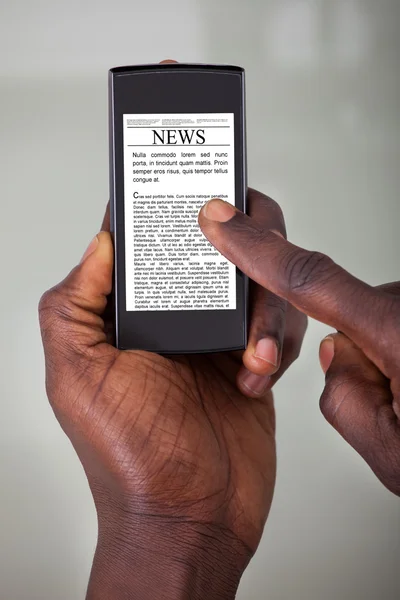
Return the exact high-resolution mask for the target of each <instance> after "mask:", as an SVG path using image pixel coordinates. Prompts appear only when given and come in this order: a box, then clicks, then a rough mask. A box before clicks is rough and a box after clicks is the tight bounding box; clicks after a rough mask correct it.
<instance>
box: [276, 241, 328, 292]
mask: <svg viewBox="0 0 400 600" xmlns="http://www.w3.org/2000/svg"><path fill="white" fill-rule="evenodd" d="M284 269H285V275H286V276H285V281H287V286H288V290H287V291H290V292H299V291H300V292H303V291H304V292H307V291H310V290H312V289H314V288H316V286H317V285H318V287H319V286H323V285H324V284H325V283H326V281H327V280H328V279H329V278H330V277H331V276H332V275H333V271H334V263H333V261H332V260H331V259H330V258H329V257H328V256H326V255H325V254H322V253H321V252H310V251H307V250H303V251H300V252H298V251H297V252H293V254H292V255H291V256H289V257H287V258H286V262H285V264H284ZM317 282H318V283H317Z"/></svg>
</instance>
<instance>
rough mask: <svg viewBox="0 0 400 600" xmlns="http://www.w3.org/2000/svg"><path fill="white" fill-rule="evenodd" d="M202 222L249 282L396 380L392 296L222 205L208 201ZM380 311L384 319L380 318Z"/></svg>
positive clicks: (395, 321)
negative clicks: (343, 337)
mask: <svg viewBox="0 0 400 600" xmlns="http://www.w3.org/2000/svg"><path fill="white" fill-rule="evenodd" d="M199 223H200V227H201V229H202V231H203V233H204V234H205V236H206V237H207V239H208V240H209V241H210V242H211V243H212V244H213V245H214V246H215V247H216V248H217V249H218V250H219V251H220V252H221V253H222V254H223V255H224V256H226V257H227V258H228V259H229V260H230V261H231V262H233V263H234V264H236V265H237V266H238V267H239V268H240V269H241V270H242V271H243V272H244V273H245V274H246V275H248V276H249V277H250V278H251V279H253V280H254V281H256V282H257V283H259V284H260V285H262V286H263V287H265V288H267V289H269V290H270V291H272V292H273V293H275V294H276V295H278V296H280V297H282V298H284V299H286V300H287V301H289V302H290V303H291V304H292V305H293V306H295V307H296V308H298V309H299V310H301V311H302V312H304V313H306V314H307V315H309V316H311V317H314V318H315V319H318V320H319V321H322V322H324V323H326V324H327V325H331V326H333V327H335V328H336V329H337V330H340V331H342V332H344V333H346V334H347V335H348V337H350V338H351V339H353V340H354V341H355V342H356V344H357V345H358V346H359V347H361V348H362V349H363V350H364V352H365V353H366V354H367V355H368V356H369V358H371V360H373V362H375V364H377V365H378V366H379V368H380V369H381V370H382V371H383V372H384V373H385V375H387V376H389V377H390V375H393V373H392V372H391V370H390V369H391V367H390V365H391V364H393V361H392V357H393V347H394V346H397V350H398V351H399V348H398V344H397V345H396V344H395V343H394V341H395V336H396V335H398V333H397V334H396V333H395V332H396V330H397V331H398V329H399V323H398V308H399V307H398V306H394V302H393V298H392V297H390V296H389V295H388V294H386V293H384V292H381V291H379V290H376V289H374V288H372V287H371V286H369V285H367V284H366V283H364V282H362V281H360V280H358V279H356V278H355V277H353V276H352V275H350V273H348V272H347V271H345V270H344V269H342V268H341V267H339V266H338V265H336V264H335V263H334V262H333V261H332V260H331V259H330V258H328V257H327V256H325V255H323V254H320V253H318V252H310V251H307V250H304V249H302V248H299V247H297V246H295V245H294V244H291V243H289V242H287V241H286V240H285V239H284V238H283V237H281V236H280V235H276V234H275V233H274V232H273V231H271V230H266V229H265V228H264V227H263V226H261V225H260V224H259V223H258V222H257V221H256V220H255V219H252V218H251V217H249V216H247V215H244V214H243V213H242V212H240V211H238V210H237V209H236V208H234V207H233V206H232V205H230V204H228V203H226V202H223V201H222V200H212V201H210V202H208V203H207V204H206V205H205V206H204V207H203V208H202V210H201V211H200V215H199ZM377 312H379V313H380V314H382V315H383V319H381V320H380V319H377V318H376V315H377ZM383 329H384V330H385V335H384V336H383V335H382V330H383ZM391 342H393V344H392V343H391Z"/></svg>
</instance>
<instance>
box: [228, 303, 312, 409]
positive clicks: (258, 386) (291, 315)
mask: <svg viewBox="0 0 400 600" xmlns="http://www.w3.org/2000/svg"><path fill="white" fill-rule="evenodd" d="M306 330H307V317H306V316H305V315H304V314H303V313H301V312H299V311H298V310H297V309H295V308H294V307H293V306H291V305H290V304H288V306H287V310H286V326H285V333H284V339H283V344H282V348H283V350H282V358H281V362H280V366H279V369H278V370H277V372H276V373H274V374H273V375H270V376H268V375H258V374H256V373H255V372H253V371H252V370H250V369H247V368H246V367H245V366H243V367H241V369H240V370H239V373H238V375H237V385H238V388H239V389H240V391H241V392H242V393H243V394H244V395H245V396H248V397H249V398H259V397H260V396H263V395H264V394H266V392H267V391H268V390H270V389H272V387H273V386H274V385H275V384H276V382H277V381H278V380H279V379H280V378H281V377H282V375H283V374H284V373H285V372H286V371H287V369H288V368H289V367H290V365H291V364H292V363H293V362H294V361H295V360H296V359H297V358H298V356H299V354H300V350H301V346H302V343H303V339H304V335H305V332H306Z"/></svg>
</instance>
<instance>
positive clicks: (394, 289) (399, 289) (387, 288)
mask: <svg viewBox="0 0 400 600" xmlns="http://www.w3.org/2000/svg"><path fill="white" fill-rule="evenodd" d="M376 289H378V290H382V291H383V292H386V293H387V294H393V295H394V296H400V281H393V282H392V283H384V284H383V285H378V286H377V288H376Z"/></svg>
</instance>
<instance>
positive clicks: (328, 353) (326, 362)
mask: <svg viewBox="0 0 400 600" xmlns="http://www.w3.org/2000/svg"><path fill="white" fill-rule="evenodd" d="M334 355H335V340H334V339H333V337H332V336H330V335H328V336H327V337H326V338H325V339H323V340H322V342H321V345H320V347H319V362H320V364H321V368H322V370H323V372H324V374H326V372H327V371H328V369H329V367H330V366H331V364H332V360H333V357H334Z"/></svg>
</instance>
